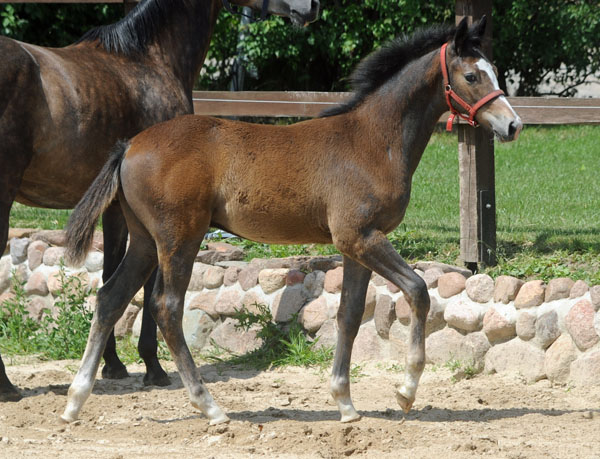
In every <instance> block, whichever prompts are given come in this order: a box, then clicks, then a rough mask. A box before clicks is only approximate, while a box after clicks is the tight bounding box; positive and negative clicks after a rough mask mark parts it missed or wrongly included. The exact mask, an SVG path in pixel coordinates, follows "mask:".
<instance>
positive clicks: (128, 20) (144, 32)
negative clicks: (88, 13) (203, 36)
mask: <svg viewBox="0 0 600 459" xmlns="http://www.w3.org/2000/svg"><path fill="white" fill-rule="evenodd" d="M192 1H193V0H192ZM190 3H191V1H190V0H142V1H141V2H140V3H138V4H137V5H136V6H135V8H133V9H132V10H131V11H130V12H129V14H128V15H127V16H125V17H124V18H123V19H121V20H120V21H119V22H115V23H114V24H109V25H104V26H99V27H95V28H93V29H90V30H88V31H87V32H86V33H85V34H84V35H83V36H82V37H81V38H80V39H79V40H78V41H77V43H81V42H85V41H96V40H98V41H99V42H100V45H101V46H102V47H103V48H104V49H105V50H106V51H108V52H110V53H116V54H124V55H126V56H129V55H132V54H138V53H142V52H144V51H145V50H146V49H147V47H148V45H149V44H150V42H151V41H152V39H153V38H154V37H155V36H156V35H157V33H158V32H159V30H160V29H161V28H163V27H164V26H165V25H166V23H167V22H168V21H169V18H170V17H171V16H172V15H173V13H174V12H175V13H176V12H178V11H187V10H188V9H189V8H190V5H189V4H190ZM188 14H189V13H188Z"/></svg>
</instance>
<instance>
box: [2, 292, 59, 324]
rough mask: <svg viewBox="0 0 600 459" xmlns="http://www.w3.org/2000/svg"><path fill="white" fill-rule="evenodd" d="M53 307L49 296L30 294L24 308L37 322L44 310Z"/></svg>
mask: <svg viewBox="0 0 600 459" xmlns="http://www.w3.org/2000/svg"><path fill="white" fill-rule="evenodd" d="M0 304H2V300H1V299H0ZM52 307H53V301H52V299H51V297H43V296H32V297H29V298H28V301H27V305H26V309H27V312H28V313H29V316H30V317H31V318H32V319H33V320H35V321H36V322H39V321H40V320H42V317H43V315H44V311H45V310H50V309H52Z"/></svg>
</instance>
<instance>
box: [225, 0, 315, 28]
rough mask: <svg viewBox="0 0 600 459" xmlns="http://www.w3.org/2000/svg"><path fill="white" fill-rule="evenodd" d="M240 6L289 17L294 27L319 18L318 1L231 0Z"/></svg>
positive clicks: (262, 12)
mask: <svg viewBox="0 0 600 459" xmlns="http://www.w3.org/2000/svg"><path fill="white" fill-rule="evenodd" d="M232 3H235V4H237V5H240V6H249V7H250V8H252V9H255V10H257V11H261V14H262V16H263V17H264V16H265V15H266V13H270V14H276V15H277V16H285V17H289V18H290V19H291V21H292V22H293V23H294V24H296V25H306V24H308V23H309V22H313V21H316V20H317V17H318V16H319V0H232Z"/></svg>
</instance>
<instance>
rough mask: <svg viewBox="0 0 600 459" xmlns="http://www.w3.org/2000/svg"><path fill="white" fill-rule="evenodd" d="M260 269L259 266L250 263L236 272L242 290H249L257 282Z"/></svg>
mask: <svg viewBox="0 0 600 459" xmlns="http://www.w3.org/2000/svg"><path fill="white" fill-rule="evenodd" d="M252 261H254V260H252ZM260 271H261V268H258V267H256V266H252V265H250V266H248V267H246V268H243V269H242V270H241V271H240V272H239V273H238V282H239V283H240V286H241V287H242V289H243V290H250V289H251V288H252V287H254V286H255V285H257V284H258V273H259V272H260Z"/></svg>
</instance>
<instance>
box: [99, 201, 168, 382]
mask: <svg viewBox="0 0 600 459" xmlns="http://www.w3.org/2000/svg"><path fill="white" fill-rule="evenodd" d="M102 227H103V235H104V271H103V273H102V280H103V282H107V281H108V279H110V277H111V276H112V274H113V273H114V272H115V270H116V269H117V266H119V263H121V260H122V259H123V256H124V255H125V248H126V246H127V234H128V231H127V224H126V222H125V218H124V216H123V212H122V211H121V207H120V205H119V203H118V201H115V202H113V203H112V204H111V205H110V206H109V207H108V209H106V211H105V212H104V214H103V215H102ZM154 279H155V275H152V276H150V278H149V279H148V281H146V283H145V284H144V309H143V311H142V314H143V316H142V331H141V333H140V339H139V342H138V352H139V354H140V357H141V358H142V359H143V360H144V363H145V364H146V375H145V376H144V385H156V386H168V385H169V384H171V380H170V379H169V377H168V376H167V373H166V372H165V371H164V370H163V369H162V367H161V366H160V362H159V361H158V356H157V353H156V350H157V339H156V323H155V322H154V319H153V318H152V314H151V313H150V312H149V311H148V308H147V307H146V306H147V303H148V301H149V299H150V295H151V294H152V289H153V288H154ZM103 357H104V362H105V365H104V368H102V377H103V378H107V379H122V378H126V377H127V376H128V373H127V368H126V367H125V365H123V363H122V362H121V360H120V359H119V357H118V356H117V349H116V341H115V333H114V329H113V330H112V331H111V333H110V336H109V337H108V341H107V342H106V348H105V349H104V354H103Z"/></svg>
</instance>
